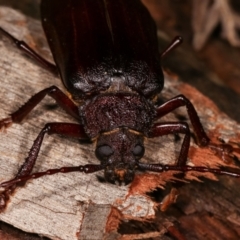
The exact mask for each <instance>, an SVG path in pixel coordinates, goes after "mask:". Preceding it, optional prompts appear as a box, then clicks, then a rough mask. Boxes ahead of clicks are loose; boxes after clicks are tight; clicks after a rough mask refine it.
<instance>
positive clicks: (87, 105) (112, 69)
mask: <svg viewBox="0 0 240 240" xmlns="http://www.w3.org/2000/svg"><path fill="white" fill-rule="evenodd" d="M41 13H42V25H43V29H44V31H45V34H46V37H47V40H48V43H49V46H50V49H51V51H52V54H53V58H54V61H55V63H56V65H54V64H52V63H50V62H48V61H46V60H45V59H44V58H42V57H41V56H39V55H38V54H37V53H36V52H34V51H33V50H32V49H31V48H30V47H29V46H28V45H27V44H26V43H25V42H23V41H19V40H17V39H16V38H14V37H13V36H12V35H11V34H9V33H7V32H6V31H5V30H4V29H2V28H0V31H1V33H2V34H3V35H5V36H6V37H8V38H9V39H10V40H12V41H13V43H14V44H15V45H16V46H17V47H18V48H19V49H21V50H22V51H23V52H25V53H26V54H28V55H29V56H31V57H32V58H34V59H35V60H36V61H37V62H38V63H40V64H42V65H43V66H44V67H45V68H46V69H48V70H49V71H51V72H53V73H59V75H60V77H61V79H62V82H63V84H64V86H65V88H66V90H67V92H68V93H69V94H70V95H71V97H69V96H68V95H66V94H65V93H64V92H62V91H61V90H60V89H59V88H58V87H56V86H51V87H49V88H46V89H43V90H42V91H40V92H38V93H37V94H35V95H34V96H32V97H31V98H30V99H29V100H28V101H27V102H26V103H25V104H24V105H23V106H22V107H20V108H19V109H18V110H17V111H15V112H13V113H12V114H10V116H9V117H7V118H4V119H2V120H0V128H7V127H9V126H10V125H11V124H12V123H20V122H21V121H22V120H23V119H24V118H25V117H26V116H27V115H28V114H29V113H30V112H31V111H32V110H33V109H34V107H35V106H36V105H37V104H39V102H41V100H42V99H43V98H44V97H45V96H46V95H48V96H51V97H52V98H53V99H55V100H56V102H57V103H58V105H59V106H60V107H62V108H63V109H64V110H65V111H66V112H67V113H68V114H69V115H71V116H72V117H74V118H75V119H76V120H77V121H78V122H79V123H78V124H75V123H57V122H51V123H47V124H46V125H45V126H44V127H43V128H42V130H41V131H40V133H39V134H38V136H37V138H36V140H35V141H34V143H33V145H32V147H31V149H30V151H29V154H28V156H27V158H26V160H25V162H24V163H23V165H22V166H21V168H20V169H19V171H18V173H17V175H16V177H15V178H13V179H12V180H10V181H6V182H3V183H1V184H0V187H1V188H2V192H1V194H0V199H1V201H0V208H1V209H4V208H5V206H6V203H7V201H8V199H9V196H10V194H11V193H12V192H13V191H14V189H15V188H16V185H17V183H19V182H24V181H27V180H28V179H33V178H38V177H41V176H44V175H47V174H48V175H49V174H55V173H58V172H62V173H67V172H73V171H79V172H84V173H92V172H96V171H100V170H104V176H105V179H106V180H107V181H108V182H112V183H115V182H119V183H125V184H128V183H130V182H131V181H132V180H133V178H134V174H135V171H136V170H149V171H154V172H162V171H169V170H178V171H182V172H186V171H199V172H213V173H217V174H225V175H230V176H234V177H240V174H239V173H237V172H232V171H225V170H221V169H212V168H207V167H198V166H195V167H192V166H188V165H186V162H187V156H188V150H189V146H190V130H189V126H188V124H187V123H185V122H167V123H156V120H158V119H160V118H161V117H163V116H164V115H166V114H168V113H170V112H172V111H173V110H175V109H177V108H178V107H181V106H185V107H186V109H187V112H188V115H189V118H190V121H191V123H192V126H193V129H194V132H195V134H196V138H197V143H198V145H199V146H201V147H210V148H214V150H215V151H216V152H217V153H218V154H219V155H221V156H222V158H223V156H224V155H225V154H230V153H232V152H233V151H239V149H236V148H233V147H232V146H231V145H230V144H213V143H211V141H210V139H209V138H208V136H207V134H206V133H205V131H204V128H203V126H202V124H201V122H200V120H199V117H198V115H197V112H196V110H195V108H194V106H193V105H192V103H191V102H190V101H189V100H188V99H187V98H186V97H185V96H183V95H179V96H176V97H174V98H172V99H170V100H169V101H167V102H165V103H164V104H162V105H158V104H157V102H155V98H156V96H157V95H158V94H159V93H160V92H161V90H162V89H163V86H164V77H163V72H162V69H161V59H162V58H163V57H164V56H165V55H166V54H167V53H168V52H170V51H171V50H172V49H173V48H174V47H176V46H177V45H179V44H180V43H181V41H182V39H181V37H176V38H175V39H174V40H173V42H172V43H171V44H170V45H169V47H167V48H166V49H165V50H164V51H163V52H162V53H161V54H159V51H158V42H157V35H156V26H155V23H154V21H153V20H152V18H151V16H150V14H149V12H148V11H147V9H146V8H145V7H144V5H143V4H142V3H141V1H140V0H131V1H129V0H71V1H70V0H65V1H57V0H51V1H49V0H42V1H41ZM133 29H134V33H133V32H132V31H133ZM45 134H49V135H51V134H60V135H64V136H67V137H74V138H78V139H81V140H92V141H96V150H95V155H96V157H97V158H98V160H99V161H100V164H87V165H81V166H77V167H62V168H59V169H49V170H47V171H45V172H38V173H33V174H32V173H31V172H32V169H33V167H34V164H35V162H36V159H37V157H38V153H39V150H40V147H41V144H42V141H43V138H44V136H45ZM167 134H184V139H183V143H182V147H181V150H180V154H179V157H178V159H177V161H176V164H175V165H162V164H148V163H141V162H140V159H141V158H142V157H143V155H144V150H145V149H144V138H145V137H148V138H155V137H160V136H163V135H167Z"/></svg>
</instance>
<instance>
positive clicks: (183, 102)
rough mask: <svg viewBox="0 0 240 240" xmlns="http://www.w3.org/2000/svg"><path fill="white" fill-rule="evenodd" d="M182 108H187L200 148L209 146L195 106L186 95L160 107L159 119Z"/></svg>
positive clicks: (158, 109)
mask: <svg viewBox="0 0 240 240" xmlns="http://www.w3.org/2000/svg"><path fill="white" fill-rule="evenodd" d="M181 106H185V107H186V108H187V113H188V116H189V118H190V121H191V123H192V125H193V129H194V132H195V133H196V137H197V142H198V144H199V145H200V146H207V145H208V143H209V141H210V139H209V138H208V136H207V134H206V133H205V131H204V129H203V126H202V124H201V122H200V119H199V117H198V115H197V112H196V110H195V108H194V106H193V105H192V103H191V102H190V101H189V100H188V99H187V98H186V97H185V96H184V95H178V96H176V97H174V98H172V99H170V100H169V101H167V102H165V103H164V104H162V105H161V106H159V107H158V108H157V118H161V117H162V116H164V115H166V114H168V113H170V112H172V111H173V110H175V109H177V108H179V107H181Z"/></svg>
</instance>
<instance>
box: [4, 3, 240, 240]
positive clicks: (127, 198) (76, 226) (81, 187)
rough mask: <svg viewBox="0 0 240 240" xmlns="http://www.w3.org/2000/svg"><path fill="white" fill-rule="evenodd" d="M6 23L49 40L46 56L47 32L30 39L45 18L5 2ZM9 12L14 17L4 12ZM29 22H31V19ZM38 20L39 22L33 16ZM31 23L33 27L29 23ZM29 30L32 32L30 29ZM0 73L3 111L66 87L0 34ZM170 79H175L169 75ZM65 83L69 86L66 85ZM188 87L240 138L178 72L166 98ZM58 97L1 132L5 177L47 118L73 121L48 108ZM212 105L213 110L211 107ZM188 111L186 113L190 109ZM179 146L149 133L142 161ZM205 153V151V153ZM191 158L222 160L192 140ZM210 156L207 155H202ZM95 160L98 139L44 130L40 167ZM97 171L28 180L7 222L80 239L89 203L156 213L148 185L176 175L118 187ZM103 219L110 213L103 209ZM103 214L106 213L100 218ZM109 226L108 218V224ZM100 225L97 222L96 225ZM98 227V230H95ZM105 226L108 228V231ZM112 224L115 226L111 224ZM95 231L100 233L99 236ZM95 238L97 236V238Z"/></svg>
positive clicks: (222, 130) (201, 107)
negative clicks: (43, 92)
mask: <svg viewBox="0 0 240 240" xmlns="http://www.w3.org/2000/svg"><path fill="white" fill-rule="evenodd" d="M0 10H1V11H0V16H1V18H0V25H1V26H2V27H4V28H5V29H6V30H7V31H9V32H11V33H12V34H13V35H14V36H16V37H18V38H20V39H24V40H25V41H27V42H28V43H29V44H30V45H31V46H32V47H33V48H35V45H34V43H35V42H37V43H40V45H41V46H44V47H43V48H42V49H38V48H37V50H38V51H39V52H42V54H44V56H45V54H46V55H47V56H48V53H47V50H46V49H47V48H45V46H46V45H45V44H46V43H44V41H43V40H42V38H40V39H38V37H37V38H36V39H34V40H33V39H31V36H42V35H43V33H42V32H41V30H40V29H41V27H40V23H39V22H37V21H32V20H29V19H26V18H25V17H24V16H23V15H21V14H18V13H17V12H16V11H13V10H11V9H7V8H1V9H0ZM6 16H11V18H10V19H8V18H7V19H6ZM30 22H31V25H29V24H30ZM33 22H34V23H33ZM29 26H31V27H30V28H28V27H29ZM29 29H31V32H29ZM0 51H1V57H0V76H1V89H0V96H1V103H0V104H1V106H0V116H1V118H4V117H6V116H7V113H10V112H12V111H14V110H16V109H17V108H18V107H19V106H21V105H22V104H23V103H24V102H26V101H27V100H28V99H29V97H30V96H32V95H33V94H34V93H36V92H38V91H40V90H42V89H43V88H46V87H49V86H51V85H53V84H55V85H56V86H59V87H60V88H62V86H61V84H60V80H59V79H58V78H54V77H53V76H52V75H51V74H49V73H48V72H47V71H45V70H43V69H42V68H41V67H39V66H38V65H37V64H35V63H33V62H32V61H31V60H29V59H27V58H26V57H24V56H23V54H22V53H21V52H20V51H18V50H17V49H16V48H15V47H14V46H12V44H11V43H9V41H8V40H7V39H5V38H3V37H1V41H0ZM170 78H171V79H170ZM62 89H63V88H62ZM179 93H184V94H186V95H187V97H189V98H190V99H191V100H192V101H193V103H194V105H195V106H196V108H197V110H198V112H199V115H200V117H201V120H202V122H203V125H204V126H205V127H206V129H207V131H208V132H210V133H211V136H213V137H215V138H217V137H221V138H222V139H224V140H226V141H227V140H235V141H237V140H239V135H237V133H239V132H240V126H239V125H237V124H236V123H235V122H234V121H231V120H230V119H228V118H227V117H226V116H225V115H223V114H221V113H220V112H219V111H218V109H217V108H216V107H215V105H214V104H213V103H212V102H211V101H210V100H208V99H207V98H205V97H204V96H202V95H201V94H200V93H199V92H198V91H197V90H196V89H194V88H192V87H190V86H189V85H187V84H183V83H181V82H180V81H179V80H178V79H177V78H174V77H173V76H172V77H169V76H168V77H167V78H166V83H165V89H164V91H163V92H162V96H163V98H164V99H170V98H171V97H173V96H176V95H178V94H179ZM49 103H51V104H53V103H54V101H53V100H52V99H50V98H48V97H47V98H46V99H45V100H44V101H43V102H42V103H41V104H40V105H39V106H38V107H37V108H36V109H35V110H34V111H33V112H32V113H31V114H30V116H29V117H28V118H27V119H26V121H24V123H23V124H21V125H15V124H14V125H13V126H12V127H11V128H9V129H7V133H1V138H0V139H1V142H0V155H1V159H0V160H1V165H0V178H1V179H0V182H2V181H4V180H8V179H10V178H12V177H13V176H14V174H16V172H17V169H18V168H19V166H20V165H21V164H22V162H23V161H24V159H25V157H26V155H27V152H28V150H29V149H30V147H31V145H32V143H33V141H34V139H35V138H36V136H37V134H38V133H39V131H40V130H41V128H42V127H43V126H44V124H45V123H47V122H53V121H57V122H62V121H66V122H74V120H73V119H71V118H70V117H69V116H67V114H66V113H65V112H64V111H62V110H61V109H55V110H54V111H50V110H49V108H47V107H46V106H49V105H48V104H49ZM206 110H207V111H206ZM176 114H177V115H178V116H180V115H181V116H186V110H185V109H184V108H183V109H179V110H177V111H176ZM176 114H169V116H167V117H164V118H163V119H162V121H164V120H166V121H173V120H175V121H176V120H177V118H176ZM186 117H187V116H186ZM180 146H181V142H175V141H174V136H166V137H162V138H161V139H151V140H149V141H148V143H147V144H146V154H145V158H144V159H143V161H149V162H158V163H159V162H160V163H171V164H174V162H175V160H176V158H177V156H178V154H179V149H180ZM199 156H200V157H199ZM190 157H191V160H192V163H195V164H196V165H208V166H212V167H215V166H217V165H223V163H222V162H221V160H220V159H218V158H216V157H215V156H214V154H213V153H212V152H211V151H210V150H208V149H204V150H203V149H199V148H198V147H197V146H196V145H195V144H194V143H192V148H191V152H190ZM202 160H207V161H202ZM87 163H97V159H96V157H95V156H94V146H93V145H82V144H79V142H78V141H77V140H69V139H66V138H61V137H59V136H51V137H49V136H46V137H45V139H44V142H43V146H42V148H41V152H40V155H39V158H38V160H37V163H36V166H35V168H34V171H42V170H46V169H48V168H56V167H62V166H73V165H80V164H87ZM200 175H201V176H203V175H204V176H207V177H209V178H212V179H216V178H215V176H214V175H212V174H196V173H193V174H188V175H187V176H188V179H196V178H197V177H199V176H200ZM96 176H102V172H99V173H96V174H88V175H86V174H83V173H72V174H57V175H53V176H46V177H43V178H40V179H37V180H32V181H29V182H28V183H27V184H26V185H25V186H24V187H23V188H18V189H17V191H16V193H15V194H14V196H13V197H11V200H10V203H9V205H8V206H7V209H6V211H5V212H4V213H2V214H1V215H0V219H1V220H2V221H5V222H8V223H10V224H12V225H13V226H16V227H18V228H20V229H22V230H24V231H27V232H33V233H37V234H41V235H43V236H47V237H49V238H51V239H56V238H57V239H78V238H79V235H80V231H83V229H82V224H83V222H84V216H85V215H86V213H87V212H88V210H89V206H91V204H95V205H96V207H98V206H99V207H101V206H102V205H111V206H114V207H115V208H116V209H118V211H120V212H121V214H122V219H142V220H144V219H150V218H153V217H154V216H155V210H156V207H158V204H157V203H156V202H154V201H153V199H151V198H150V197H148V196H147V195H146V193H147V192H150V191H152V190H154V189H155V188H157V187H161V186H163V185H164V183H165V182H168V181H171V180H174V179H175V178H174V176H173V173H171V172H169V173H162V174H153V173H145V174H142V175H137V176H136V177H135V179H134V181H133V183H132V184H131V185H129V186H116V185H111V184H108V183H101V182H99V181H98V180H97V177H96ZM104 219H105V223H106V224H105V226H106V225H107V223H109V218H108V216H107V214H105V218H104ZM102 221H103V220H102ZM103 225H104V224H103ZM97 227H98V224H97V223H96V228H97ZM95 230H97V229H95ZM104 231H105V229H103V228H102V232H104ZM111 231H113V229H112V230H111ZM96 237H97V236H96ZM96 239H97V238H96Z"/></svg>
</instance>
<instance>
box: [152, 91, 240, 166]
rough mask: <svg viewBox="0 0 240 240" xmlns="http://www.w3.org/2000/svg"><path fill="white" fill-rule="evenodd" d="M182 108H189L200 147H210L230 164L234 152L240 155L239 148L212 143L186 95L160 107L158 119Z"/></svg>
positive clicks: (188, 111) (189, 114)
mask: <svg viewBox="0 0 240 240" xmlns="http://www.w3.org/2000/svg"><path fill="white" fill-rule="evenodd" d="M181 106H186V108H187V113H188V116H189V118H190V121H191V123H192V126H193V129H194V132H195V133H196V137H197V143H198V145H200V146H201V147H209V148H210V149H211V150H213V151H214V152H215V154H216V155H217V156H219V157H220V158H221V159H222V160H223V161H225V162H229V159H230V158H231V159H232V158H234V155H233V152H235V153H237V154H240V150H239V148H234V147H232V145H231V144H214V143H212V142H210V139H209V138H208V136H207V134H206V133H205V131H204V129H203V126H202V124H201V122H200V119H199V117H198V115H197V112H196V110H195V108H194V106H193V105H192V103H191V102H190V101H189V100H188V99H187V98H186V97H185V96H184V95H178V96H176V97H174V98H172V99H170V100H169V101H167V102H165V103H164V104H162V105H161V106H159V107H158V108H157V118H161V117H162V116H164V115H166V114H168V113H170V112H172V111H173V110H175V109H176V108H179V107H181Z"/></svg>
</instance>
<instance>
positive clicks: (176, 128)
mask: <svg viewBox="0 0 240 240" xmlns="http://www.w3.org/2000/svg"><path fill="white" fill-rule="evenodd" d="M170 133H172V134H176V133H182V134H185V137H184V139H183V143H182V147H181V151H180V154H179V157H178V160H177V163H176V165H177V166H184V165H186V162H187V156H188V150H189V146H190V130H189V127H188V124H187V123H185V122H181V123H180V122H176V123H175V122H166V123H156V124H155V125H154V126H153V127H152V129H151V130H150V133H149V135H148V137H150V138H153V137H160V136H163V135H167V134H170Z"/></svg>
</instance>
